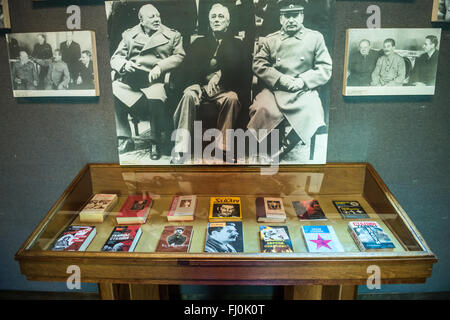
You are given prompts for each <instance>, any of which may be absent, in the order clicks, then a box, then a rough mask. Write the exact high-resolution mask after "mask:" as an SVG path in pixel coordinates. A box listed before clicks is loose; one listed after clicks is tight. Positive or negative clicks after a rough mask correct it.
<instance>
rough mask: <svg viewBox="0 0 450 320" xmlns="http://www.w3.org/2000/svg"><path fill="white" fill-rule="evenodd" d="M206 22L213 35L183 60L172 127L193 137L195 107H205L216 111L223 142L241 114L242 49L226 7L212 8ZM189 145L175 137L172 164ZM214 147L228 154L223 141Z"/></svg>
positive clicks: (179, 160)
mask: <svg viewBox="0 0 450 320" xmlns="http://www.w3.org/2000/svg"><path fill="white" fill-rule="evenodd" d="M209 19H210V26H211V30H212V33H211V34H209V35H208V36H206V37H204V38H198V39H196V40H195V41H194V42H193V43H192V46H191V48H190V50H189V52H188V55H187V57H186V61H185V63H186V69H187V70H186V72H185V73H186V75H187V79H186V86H187V88H186V89H185V90H184V94H183V97H182V98H181V100H180V103H179V104H178V106H177V109H176V111H175V114H174V125H175V128H176V129H185V130H187V131H189V132H190V133H191V134H192V132H193V124H194V120H195V119H196V112H197V110H198V107H199V106H200V104H203V105H208V107H209V108H215V109H216V111H217V121H216V128H217V129H219V130H220V132H221V134H222V138H225V137H226V130H227V129H234V128H235V126H236V121H237V118H238V115H239V112H240V110H241V102H240V97H241V94H242V92H241V90H242V88H244V87H245V86H244V84H243V81H245V77H242V71H243V70H244V67H245V58H244V56H245V55H244V52H245V49H244V45H243V43H242V41H241V40H239V39H236V38H234V37H233V35H232V34H230V33H229V32H228V26H229V23H230V14H229V11H228V9H227V8H226V7H224V6H223V5H221V4H215V5H213V6H212V8H211V11H210V12H209ZM200 116H201V115H200ZM191 136H192V135H191ZM189 144H190V141H186V139H183V138H182V137H180V136H177V139H176V140H175V151H176V152H177V154H176V155H175V156H174V158H173V159H172V162H173V163H177V164H180V163H182V162H183V161H186V160H188V159H185V157H184V156H183V153H186V152H188V151H189ZM216 146H217V147H218V149H220V150H222V152H225V151H226V150H227V145H226V141H225V139H222V140H221V141H216ZM216 156H217V155H216Z"/></svg>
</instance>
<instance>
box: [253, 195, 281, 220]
mask: <svg viewBox="0 0 450 320" xmlns="http://www.w3.org/2000/svg"><path fill="white" fill-rule="evenodd" d="M255 204H256V218H257V221H258V222H268V223H272V222H285V221H286V212H285V210H284V206H283V200H282V199H281V198H267V197H258V198H256V201H255Z"/></svg>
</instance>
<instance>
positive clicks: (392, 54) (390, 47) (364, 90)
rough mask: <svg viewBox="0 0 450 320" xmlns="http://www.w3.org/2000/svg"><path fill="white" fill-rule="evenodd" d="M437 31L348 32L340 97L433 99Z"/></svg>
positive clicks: (371, 30) (436, 29)
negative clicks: (398, 96)
mask: <svg viewBox="0 0 450 320" xmlns="http://www.w3.org/2000/svg"><path fill="white" fill-rule="evenodd" d="M440 39H441V29H438V28H433V29H348V30H347V43H346V51H345V68H344V69H345V72H344V85H343V94H344V96H384V95H434V90H435V84H436V73H437V68H438V58H439V45H440Z"/></svg>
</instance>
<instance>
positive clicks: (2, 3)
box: [0, 0, 11, 30]
mask: <svg viewBox="0 0 450 320" xmlns="http://www.w3.org/2000/svg"><path fill="white" fill-rule="evenodd" d="M8 1H9V0H0V30H5V29H6V30H8V29H11V21H10V20H9V5H8Z"/></svg>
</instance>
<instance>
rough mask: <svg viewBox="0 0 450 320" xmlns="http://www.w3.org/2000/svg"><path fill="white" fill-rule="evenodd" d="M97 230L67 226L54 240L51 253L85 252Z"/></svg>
mask: <svg viewBox="0 0 450 320" xmlns="http://www.w3.org/2000/svg"><path fill="white" fill-rule="evenodd" d="M96 232H97V230H96V228H95V227H92V226H69V227H67V228H66V229H65V230H64V231H63V232H62V233H61V234H60V235H59V237H58V238H57V239H56V241H55V242H54V244H53V246H52V248H51V250H52V251H85V250H86V249H87V247H88V246H89V244H90V243H91V241H92V239H94V237H95V234H96Z"/></svg>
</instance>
